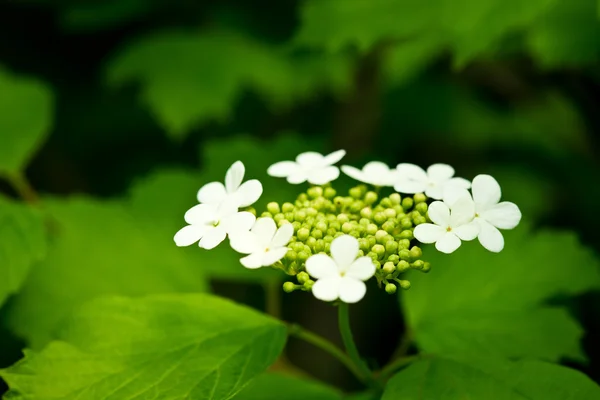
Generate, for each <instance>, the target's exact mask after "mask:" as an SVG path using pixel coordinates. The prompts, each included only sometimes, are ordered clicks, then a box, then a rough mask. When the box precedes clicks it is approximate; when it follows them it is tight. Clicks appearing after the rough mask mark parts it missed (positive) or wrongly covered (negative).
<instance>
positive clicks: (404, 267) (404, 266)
mask: <svg viewBox="0 0 600 400" xmlns="http://www.w3.org/2000/svg"><path fill="white" fill-rule="evenodd" d="M409 269H410V264H409V263H408V261H406V260H400V261H398V265H396V270H397V271H398V272H405V271H408V270H409Z"/></svg>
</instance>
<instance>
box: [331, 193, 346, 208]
mask: <svg viewBox="0 0 600 400" xmlns="http://www.w3.org/2000/svg"><path fill="white" fill-rule="evenodd" d="M333 205H334V206H336V207H337V208H340V207H342V206H343V205H344V198H343V197H342V196H335V197H334V198H333Z"/></svg>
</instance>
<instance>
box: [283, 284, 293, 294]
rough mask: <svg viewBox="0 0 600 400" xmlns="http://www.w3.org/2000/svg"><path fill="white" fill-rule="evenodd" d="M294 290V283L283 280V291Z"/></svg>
mask: <svg viewBox="0 0 600 400" xmlns="http://www.w3.org/2000/svg"><path fill="white" fill-rule="evenodd" d="M294 290H296V285H295V284H294V283H293V282H285V283H284V284H283V291H284V292H286V293H292V292H293V291H294Z"/></svg>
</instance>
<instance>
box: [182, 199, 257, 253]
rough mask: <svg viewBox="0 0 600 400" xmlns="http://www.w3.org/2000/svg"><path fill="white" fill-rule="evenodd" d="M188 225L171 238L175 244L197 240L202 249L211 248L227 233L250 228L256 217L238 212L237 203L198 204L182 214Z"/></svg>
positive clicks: (185, 243)
mask: <svg viewBox="0 0 600 400" xmlns="http://www.w3.org/2000/svg"><path fill="white" fill-rule="evenodd" d="M184 219H185V222H187V223H188V224H189V225H187V226H186V227H184V228H182V229H180V230H179V231H178V232H177V233H176V234H175V237H174V238H173V239H174V240H175V244H177V246H189V245H191V244H193V243H196V242H198V245H199V246H200V247H202V248H203V249H207V250H209V249H213V248H215V247H216V246H218V245H219V243H221V242H222V241H223V240H225V237H226V236H227V235H230V236H231V235H235V234H239V233H241V232H245V231H248V230H250V228H251V227H252V225H253V224H254V221H255V220H256V217H255V216H254V215H253V214H252V213H249V212H247V211H242V212H238V208H237V203H235V202H230V201H226V202H224V203H221V204H198V205H196V206H194V207H192V208H190V209H189V210H188V211H187V212H186V213H185V216H184Z"/></svg>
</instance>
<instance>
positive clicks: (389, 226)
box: [381, 221, 396, 233]
mask: <svg viewBox="0 0 600 400" xmlns="http://www.w3.org/2000/svg"><path fill="white" fill-rule="evenodd" d="M394 228H396V224H394V223H393V222H392V221H385V222H384V223H383V225H381V229H383V230H384V231H386V232H388V233H392V232H394Z"/></svg>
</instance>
